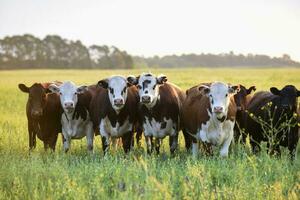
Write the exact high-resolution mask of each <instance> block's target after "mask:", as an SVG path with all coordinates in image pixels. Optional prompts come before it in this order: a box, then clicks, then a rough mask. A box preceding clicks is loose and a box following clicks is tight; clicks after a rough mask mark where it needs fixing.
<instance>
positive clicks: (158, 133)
mask: <svg viewBox="0 0 300 200" xmlns="http://www.w3.org/2000/svg"><path fill="white" fill-rule="evenodd" d="M164 122H165V123H166V127H165V128H163V129H162V128H161V125H162V123H164ZM174 127H177V124H175V123H174V122H173V121H172V120H171V119H166V118H164V119H163V122H158V121H156V120H155V119H154V118H152V120H151V121H150V120H149V118H147V117H146V120H145V121H144V123H143V128H144V134H145V136H154V137H155V138H164V137H166V136H168V135H169V136H174V135H176V134H177V132H176V130H175V128H174Z"/></svg>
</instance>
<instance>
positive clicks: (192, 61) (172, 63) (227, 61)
mask: <svg viewBox="0 0 300 200" xmlns="http://www.w3.org/2000/svg"><path fill="white" fill-rule="evenodd" d="M134 61H135V63H136V64H138V65H139V66H150V67H164V68H172V67H174V68H175V67H199V66H206V67H235V66H247V67H262V66H265V67H266V66H269V67H280V66H294V67H299V66H300V63H299V62H296V61H293V60H292V59H291V57H290V56H289V55H287V54H283V55H282V57H270V56H267V55H257V54H248V55H243V54H239V55H236V54H234V53H233V52H230V53H228V54H227V53H225V54H204V53H202V54H200V55H197V54H182V55H180V56H178V55H169V56H163V57H158V56H154V57H150V58H144V57H137V56H136V57H134Z"/></svg>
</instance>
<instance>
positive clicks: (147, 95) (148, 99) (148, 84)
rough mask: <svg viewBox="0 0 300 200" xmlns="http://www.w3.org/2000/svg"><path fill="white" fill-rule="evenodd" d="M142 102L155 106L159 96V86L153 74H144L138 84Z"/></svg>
mask: <svg viewBox="0 0 300 200" xmlns="http://www.w3.org/2000/svg"><path fill="white" fill-rule="evenodd" d="M138 88H139V96H140V102H142V103H143V104H145V105H149V106H150V107H152V106H154V105H155V103H156V101H157V99H158V96H159V85H158V84H157V79H156V77H155V76H154V75H152V74H142V75H141V76H140V78H139V82H138Z"/></svg>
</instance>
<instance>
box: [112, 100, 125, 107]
mask: <svg viewBox="0 0 300 200" xmlns="http://www.w3.org/2000/svg"><path fill="white" fill-rule="evenodd" d="M114 104H115V105H116V106H121V105H123V104H124V101H123V99H121V98H120V99H115V100H114Z"/></svg>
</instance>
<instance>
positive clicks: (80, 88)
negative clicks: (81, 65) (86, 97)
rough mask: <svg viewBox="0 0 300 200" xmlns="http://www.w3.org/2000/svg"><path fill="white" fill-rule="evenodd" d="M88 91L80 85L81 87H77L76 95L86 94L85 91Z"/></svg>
mask: <svg viewBox="0 0 300 200" xmlns="http://www.w3.org/2000/svg"><path fill="white" fill-rule="evenodd" d="M88 90H89V88H88V86H86V85H81V86H79V87H78V88H77V93H78V94H82V93H84V92H86V91H88Z"/></svg>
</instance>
